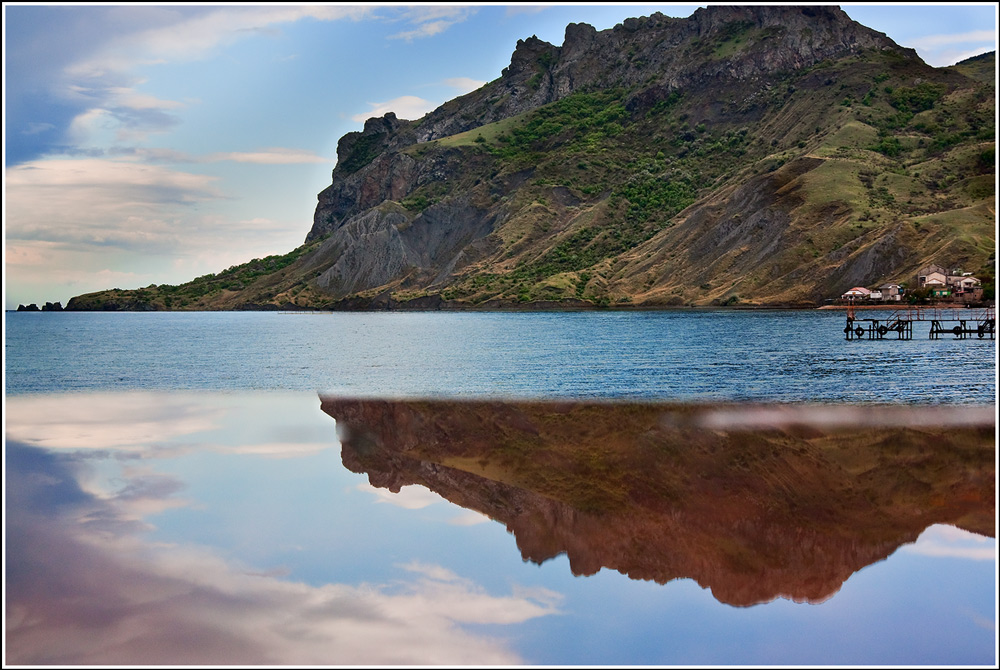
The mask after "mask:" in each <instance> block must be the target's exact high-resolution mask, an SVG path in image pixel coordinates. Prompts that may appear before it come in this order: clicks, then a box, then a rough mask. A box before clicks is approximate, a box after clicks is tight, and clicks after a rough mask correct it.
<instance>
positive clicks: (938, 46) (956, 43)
mask: <svg viewBox="0 0 1000 670" xmlns="http://www.w3.org/2000/svg"><path fill="white" fill-rule="evenodd" d="M996 41H997V34H996V30H973V31H969V32H964V33H951V34H937V35H924V36H922V37H914V38H912V39H909V40H906V44H905V46H909V47H912V48H914V49H916V50H917V52H918V53H919V54H920V57H921V58H922V59H923V60H924V62H925V63H927V64H928V65H932V66H934V67H947V66H949V65H954V64H955V63H958V62H959V61H962V60H965V59H966V58H971V57H972V56H978V55H980V54H983V53H986V52H987V51H992V50H995V49H996Z"/></svg>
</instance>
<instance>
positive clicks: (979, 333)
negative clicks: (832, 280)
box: [844, 301, 996, 340]
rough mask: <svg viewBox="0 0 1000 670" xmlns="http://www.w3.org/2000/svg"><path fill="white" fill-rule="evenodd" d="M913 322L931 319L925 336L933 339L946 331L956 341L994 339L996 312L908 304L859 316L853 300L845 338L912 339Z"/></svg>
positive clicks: (849, 304) (984, 309) (850, 305)
mask: <svg viewBox="0 0 1000 670" xmlns="http://www.w3.org/2000/svg"><path fill="white" fill-rule="evenodd" d="M916 321H929V322H930V330H929V332H928V337H929V338H930V339H932V340H937V339H940V338H941V336H943V335H949V334H950V335H953V336H954V338H953V339H957V340H965V339H980V340H982V339H984V338H986V337H987V336H989V338H990V339H991V340H993V339H996V313H995V311H994V308H993V307H986V308H982V309H969V308H941V307H917V306H908V307H905V308H901V309H897V310H894V311H892V312H891V313H890V314H889V315H888V316H886V317H883V318H859V317H858V316H857V314H856V313H855V310H854V303H853V301H852V302H850V303H848V305H847V324H846V325H845V326H844V338H845V339H847V340H863V339H866V337H867V339H869V340H884V339H897V340H912V339H913V324H914V322H916ZM893 336H895V337H893Z"/></svg>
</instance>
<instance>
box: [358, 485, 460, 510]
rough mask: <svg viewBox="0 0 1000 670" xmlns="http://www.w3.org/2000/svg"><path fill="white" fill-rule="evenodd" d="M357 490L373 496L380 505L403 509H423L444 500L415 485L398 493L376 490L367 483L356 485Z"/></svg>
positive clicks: (406, 487)
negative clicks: (386, 504)
mask: <svg viewBox="0 0 1000 670" xmlns="http://www.w3.org/2000/svg"><path fill="white" fill-rule="evenodd" d="M357 489H358V490H359V491H365V492H367V493H371V494H373V495H374V496H375V497H376V498H378V502H380V503H389V504H390V505H395V506H396V507H402V508H403V509H423V508H425V507H428V506H430V505H433V504H434V503H439V502H442V501H443V500H444V498H442V497H441V496H439V495H438V494H436V493H434V492H433V491H431V490H429V489H427V488H424V487H423V486H416V485H413V486H404V487H402V488H401V489H400V490H399V493H393V492H392V491H389V490H387V489H380V488H376V487H374V486H372V485H371V484H369V483H367V482H365V483H362V484H358V486H357Z"/></svg>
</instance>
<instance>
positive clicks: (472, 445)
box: [322, 397, 995, 606]
mask: <svg viewBox="0 0 1000 670" xmlns="http://www.w3.org/2000/svg"><path fill="white" fill-rule="evenodd" d="M322 409H323V411H325V412H326V413H327V414H329V415H330V416H331V417H333V418H335V419H336V421H337V429H338V433H340V435H341V442H342V444H343V451H342V458H343V462H344V465H345V467H347V468H348V469H349V470H351V471H353V472H359V473H365V474H367V475H368V477H369V481H370V482H371V484H372V485H373V486H378V487H383V488H387V489H389V490H390V491H394V492H398V491H399V490H400V488H401V487H403V486H407V485H410V484H418V485H421V486H425V487H427V488H429V489H431V490H433V491H435V492H436V493H438V494H440V495H441V496H443V497H444V498H446V499H448V500H450V501H452V502H454V503H456V504H458V505H461V506H463V507H466V508H469V509H473V510H476V511H478V512H480V513H482V514H485V515H487V516H489V517H490V518H492V519H494V520H495V521H498V522H500V523H502V524H504V525H505V526H506V527H507V529H508V530H509V531H510V532H511V533H512V534H513V535H514V539H515V541H516V543H517V547H518V549H519V551H520V552H521V555H522V557H523V558H524V559H525V560H531V561H534V562H536V563H542V562H544V561H546V560H549V559H550V558H553V557H555V556H557V555H559V554H566V556H567V558H568V559H569V563H570V567H571V569H572V571H573V573H574V574H576V575H591V574H594V573H596V572H598V571H599V570H601V569H602V568H608V569H612V570H617V571H619V572H621V573H623V574H626V575H628V576H629V577H631V578H633V579H643V580H652V581H656V582H659V583H666V582H669V581H671V580H674V579H683V578H690V579H694V580H695V581H697V582H698V584H700V585H701V586H702V587H704V588H709V589H711V590H712V593H713V595H714V596H715V597H716V598H717V599H718V600H720V601H721V602H725V603H728V604H731V605H737V606H748V605H753V604H756V603H760V602H766V601H769V600H773V599H774V598H777V597H785V598H789V599H792V600H796V601H813V602H815V601H822V600H825V599H827V598H829V597H830V596H831V595H833V594H834V593H836V592H837V591H838V590H839V589H840V586H841V585H842V584H843V583H844V581H846V580H847V579H848V578H849V577H850V576H851V575H852V574H853V573H854V572H856V571H857V570H860V569H861V568H863V567H865V566H867V565H870V564H872V563H874V562H876V561H879V560H882V559H884V558H886V557H887V556H889V555H890V554H892V553H893V552H894V551H895V550H896V549H897V548H898V547H899V546H901V545H903V544H905V543H909V542H913V541H914V540H916V538H917V537H918V536H919V535H920V533H921V532H922V531H923V530H924V529H925V528H926V527H927V526H929V525H931V524H934V523H944V524H952V525H958V526H960V527H964V528H966V529H968V530H971V531H973V532H977V533H980V534H983V535H990V536H992V535H993V532H994V531H993V528H994V520H995V513H994V504H995V494H994V492H993V488H992V484H993V476H994V465H993V449H994V446H995V440H994V435H993V425H994V424H993V418H992V414H991V413H989V411H988V408H983V409H984V410H986V411H985V412H984V411H980V409H979V408H954V412H955V414H954V415H953V416H951V417H950V419H951V421H950V422H943V423H951V425H950V427H949V428H947V429H945V428H926V427H924V428H919V429H916V428H906V427H905V426H906V425H907V423H909V422H910V421H912V420H913V419H914V417H915V416H916V414H915V413H918V412H920V411H921V410H919V409H910V408H895V410H898V411H894V410H893V409H887V408H870V409H869V410H861V409H857V408H853V409H852V408H841V411H839V414H838V410H837V409H836V408H824V409H823V410H822V411H819V412H816V413H813V412H812V410H810V408H808V407H787V408H775V407H762V408H754V407H749V408H747V407H741V408H727V407H709V406H698V407H691V406H680V405H659V404H642V405H631V404H617V403H606V404H587V403H579V402H561V403H529V402H517V403H514V402H499V401H462V402H448V401H424V400H409V401H381V400H355V399H344V398H335V397H325V398H323V399H322ZM907 412H910V414H909V415H907ZM762 416H766V417H771V419H768V420H766V421H764V422H763V423H761V417H762ZM775 417H776V418H775ZM838 417H839V419H838ZM886 422H887V423H886ZM942 425H943V424H942Z"/></svg>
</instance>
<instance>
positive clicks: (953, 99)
mask: <svg viewBox="0 0 1000 670" xmlns="http://www.w3.org/2000/svg"><path fill="white" fill-rule="evenodd" d="M994 60H995V54H988V55H986V56H984V57H977V58H976V59H971V60H970V61H969V62H966V63H961V64H958V65H956V66H952V67H949V68H933V67H930V66H928V65H927V64H925V63H923V62H922V61H921V60H920V58H919V57H918V56H917V55H916V53H915V52H913V51H912V50H911V49H907V48H903V47H900V46H899V45H897V44H895V43H894V42H893V41H892V40H891V39H889V38H888V37H886V36H885V35H884V34H882V33H879V32H877V31H874V30H871V29H869V28H866V27H865V26H862V25H860V24H858V23H857V22H854V21H852V20H851V19H850V18H849V17H848V16H847V15H846V14H845V13H844V12H843V11H841V10H840V9H839V8H837V7H820V6H804V7H789V6H783V7H782V6H752V7H751V6H710V7H707V8H701V9H698V10H697V11H695V12H694V13H693V14H692V15H691V16H690V17H688V18H684V19H677V18H670V17H666V16H664V15H662V14H658V13H656V14H652V15H651V16H647V17H640V18H634V19H629V20H627V21H625V22H623V23H622V24H619V25H618V26H615V27H614V28H613V29H609V30H603V31H598V30H595V29H594V28H593V27H592V26H589V25H586V24H570V25H569V26H567V28H566V32H565V38H564V41H563V44H562V45H561V46H555V45H552V44H549V43H547V42H544V41H542V40H539V39H538V38H537V37H534V36H531V37H528V38H526V39H523V40H519V41H518V43H517V44H516V46H515V49H514V51H513V54H512V55H511V59H510V64H509V65H508V66H507V67H506V68H505V69H504V70H503V72H502V73H500V76H499V77H498V78H497V79H495V80H493V81H491V82H489V83H487V84H486V85H484V86H482V87H481V88H479V89H478V90H476V91H473V92H471V93H468V94H466V95H464V96H461V97H458V98H455V99H453V100H451V101H448V102H446V103H445V104H443V105H441V106H440V107H439V108H438V109H436V110H434V111H432V112H430V113H428V114H427V115H425V116H424V117H423V118H420V119H417V120H413V121H410V120H403V119H399V118H397V117H396V116H395V115H394V114H392V113H388V114H386V115H385V116H383V117H380V118H372V119H369V120H368V121H366V122H365V124H364V128H363V130H361V131H358V132H352V133H348V134H347V135H345V136H344V137H343V138H341V140H340V142H339V144H338V149H337V164H336V167H335V168H334V170H333V173H332V179H331V184H330V186H329V187H327V188H326V189H324V190H323V191H322V192H321V193H319V195H318V200H317V206H316V209H315V213H314V217H313V222H312V227H311V228H310V230H309V231H308V233H307V234H306V237H305V243H304V245H303V246H302V247H300V248H298V249H296V250H294V251H293V252H290V253H288V254H285V255H282V256H273V257H268V258H266V259H257V260H255V261H252V262H251V263H248V264H245V265H242V266H237V267H234V268H230V269H228V270H226V271H223V272H220V273H218V274H217V275H209V276H206V277H201V278H198V279H197V280H194V281H193V282H190V283H189V284H184V285H181V286H179V287H174V286H169V287H165V286H153V287H147V289H140V290H139V291H143V292H144V293H143V294H142V295H141V296H140V295H136V294H137V292H138V291H132V292H129V291H117V292H112V291H106V292H99V293H95V294H88V295H86V296H78V297H76V298H73V299H72V300H71V301H70V303H69V304H68V306H67V309H108V308H113V307H115V306H124V307H119V308H126V309H132V308H133V306H134V305H135V304H136V302H137V301H138V302H139V303H142V304H145V305H149V306H151V308H154V309H239V308H246V309H260V308H275V309H277V308H285V309H287V308H296V309H298V308H312V309H337V308H341V309H343V308H350V309H363V308H387V307H395V308H403V307H406V306H411V307H416V308H428V307H431V308H456V309H457V308H475V307H480V308H483V307H485V308H490V307H509V306H522V307H523V306H529V305H536V306H537V305H552V304H555V305H563V306H625V307H663V306H678V305H729V304H749V305H774V304H780V305H801V306H808V305H816V304H821V303H822V302H823V300H824V299H826V298H829V297H833V296H836V295H839V294H840V293H842V292H843V291H845V290H847V289H848V288H850V287H852V286H855V285H864V284H866V283H872V282H879V281H896V282H903V283H905V282H906V281H908V280H909V279H910V278H911V276H912V275H913V274H914V273H915V272H916V271H917V270H918V269H919V268H920V267H923V266H926V265H928V264H930V263H938V262H944V263H947V264H948V265H949V266H953V267H962V268H964V269H966V270H967V271H971V272H974V273H975V274H976V275H977V276H981V277H984V278H985V279H986V281H987V282H989V281H992V272H993V271H992V266H993V262H994V255H993V254H994V253H995V252H994V245H995V240H994V233H993V229H994V221H995V216H994V211H995V197H994V190H993V183H994V176H993V175H994V173H995V167H994V165H995V153H994V141H995V120H994V119H995V115H994V109H995V92H994V85H993V79H992V77H991V76H989V75H990V73H991V72H992V71H993V70H994V68H993V61H994Z"/></svg>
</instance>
